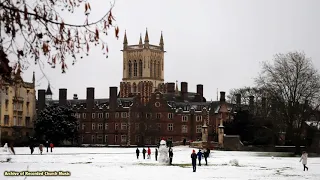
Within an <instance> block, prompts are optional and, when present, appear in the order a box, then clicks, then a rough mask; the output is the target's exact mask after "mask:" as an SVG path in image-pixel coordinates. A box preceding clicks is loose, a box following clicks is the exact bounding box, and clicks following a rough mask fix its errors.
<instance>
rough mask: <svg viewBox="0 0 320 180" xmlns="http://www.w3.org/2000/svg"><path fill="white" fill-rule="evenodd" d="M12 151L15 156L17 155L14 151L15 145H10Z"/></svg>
mask: <svg viewBox="0 0 320 180" xmlns="http://www.w3.org/2000/svg"><path fill="white" fill-rule="evenodd" d="M10 150H11V152H12V154H13V155H16V152H15V151H14V148H13V143H10Z"/></svg>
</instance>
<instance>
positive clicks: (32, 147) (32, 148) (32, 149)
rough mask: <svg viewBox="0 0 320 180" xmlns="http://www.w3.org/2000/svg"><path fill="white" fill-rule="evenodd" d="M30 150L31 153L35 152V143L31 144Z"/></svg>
mask: <svg viewBox="0 0 320 180" xmlns="http://www.w3.org/2000/svg"><path fill="white" fill-rule="evenodd" d="M29 147H30V151H31V154H33V152H34V146H33V144H30V146H29Z"/></svg>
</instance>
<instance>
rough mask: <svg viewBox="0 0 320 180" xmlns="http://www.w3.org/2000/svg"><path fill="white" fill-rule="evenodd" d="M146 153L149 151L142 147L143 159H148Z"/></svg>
mask: <svg viewBox="0 0 320 180" xmlns="http://www.w3.org/2000/svg"><path fill="white" fill-rule="evenodd" d="M146 153H147V151H146V149H145V148H143V149H142V155H143V159H146Z"/></svg>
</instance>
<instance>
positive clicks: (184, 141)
mask: <svg viewBox="0 0 320 180" xmlns="http://www.w3.org/2000/svg"><path fill="white" fill-rule="evenodd" d="M186 143H187V140H186V138H184V139H183V145H184V146H185V145H186Z"/></svg>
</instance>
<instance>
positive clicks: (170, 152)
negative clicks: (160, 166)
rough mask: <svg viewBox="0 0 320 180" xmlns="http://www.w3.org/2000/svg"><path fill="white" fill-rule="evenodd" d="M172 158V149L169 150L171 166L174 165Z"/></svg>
mask: <svg viewBox="0 0 320 180" xmlns="http://www.w3.org/2000/svg"><path fill="white" fill-rule="evenodd" d="M172 158H173V150H172V148H170V149H169V159H170V165H172Z"/></svg>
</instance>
